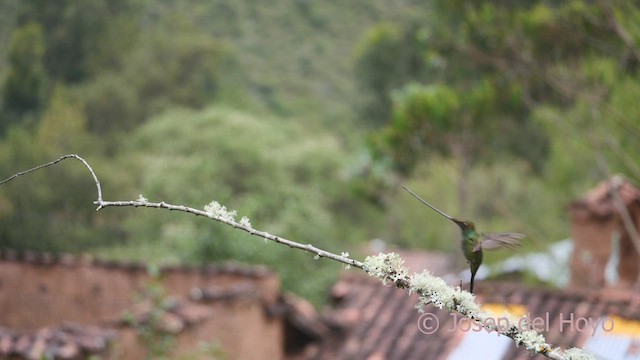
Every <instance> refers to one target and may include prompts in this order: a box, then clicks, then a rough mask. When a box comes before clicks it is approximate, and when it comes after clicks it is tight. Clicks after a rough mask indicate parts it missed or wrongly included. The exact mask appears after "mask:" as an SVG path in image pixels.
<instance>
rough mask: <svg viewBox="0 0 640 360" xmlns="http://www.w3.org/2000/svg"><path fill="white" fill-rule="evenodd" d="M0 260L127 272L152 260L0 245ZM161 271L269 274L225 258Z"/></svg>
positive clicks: (264, 269) (145, 267) (143, 269)
mask: <svg viewBox="0 0 640 360" xmlns="http://www.w3.org/2000/svg"><path fill="white" fill-rule="evenodd" d="M0 262H20V263H25V264H31V265H37V266H54V265H62V266H68V267H78V266H88V267H94V268H103V269H118V270H125V271H131V272H147V271H149V269H150V267H151V266H152V264H148V263H144V262H135V261H125V260H116V259H101V258H96V257H94V256H93V255H91V254H86V253H83V254H71V253H65V252H59V253H56V252H40V251H34V250H15V249H9V248H0ZM158 270H159V271H160V273H161V274H165V273H176V272H201V273H205V274H208V275H214V274H220V275H222V274H229V275H239V276H245V277H251V278H263V277H267V276H270V275H273V272H272V271H271V270H269V269H268V268H267V267H265V266H261V265H248V264H241V263H238V262H233V261H227V262H222V263H210V264H204V265H197V264H188V263H182V264H165V265H159V266H158Z"/></svg>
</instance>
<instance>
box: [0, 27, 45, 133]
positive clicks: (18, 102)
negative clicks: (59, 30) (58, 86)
mask: <svg viewBox="0 0 640 360" xmlns="http://www.w3.org/2000/svg"><path fill="white" fill-rule="evenodd" d="M43 56H44V45H43V38H42V28H41V27H40V25H38V24H37V23H33V22H32V23H28V24H25V25H23V26H21V27H19V28H17V29H16V30H15V31H14V33H13V36H12V39H11V45H10V47H9V74H8V75H7V78H6V80H5V82H4V84H3V92H2V98H3V99H2V100H3V109H4V111H5V112H7V113H9V114H8V115H9V116H13V118H14V119H19V117H20V116H21V115H24V114H25V113H28V112H32V111H37V110H39V109H40V108H41V107H42V105H43V103H44V100H45V91H46V84H47V76H46V72H45V70H44V65H43ZM7 118H8V117H7ZM5 119H6V118H5ZM9 125H10V124H9V123H7V122H6V121H3V122H2V123H0V135H2V134H3V130H6V129H7V128H8V126H9Z"/></svg>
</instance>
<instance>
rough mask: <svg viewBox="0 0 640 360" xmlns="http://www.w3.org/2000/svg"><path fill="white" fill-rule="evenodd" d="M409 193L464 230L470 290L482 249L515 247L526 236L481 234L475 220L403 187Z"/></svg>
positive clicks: (516, 234)
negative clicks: (460, 217) (453, 214)
mask: <svg viewBox="0 0 640 360" xmlns="http://www.w3.org/2000/svg"><path fill="white" fill-rule="evenodd" d="M402 188H403V189H405V190H406V191H407V192H409V194H411V195H413V196H414V197H415V198H416V199H418V200H420V202H422V203H423V204H425V205H427V206H428V207H430V208H431V209H433V210H435V211H436V212H437V213H438V214H440V215H442V216H444V217H446V218H447V219H449V220H451V221H453V222H454V223H456V224H457V225H458V226H459V227H460V230H461V231H462V241H461V244H460V246H461V247H462V253H463V254H464V257H465V258H466V259H467V262H468V263H469V268H470V270H471V281H470V282H469V291H470V292H472V293H473V279H474V278H475V277H476V272H477V271H478V268H479V267H480V264H482V250H493V249H496V248H499V247H504V248H507V249H513V248H516V247H518V246H520V243H519V240H520V239H522V238H524V237H525V235H523V234H518V233H491V234H481V233H478V232H477V231H476V227H475V225H474V224H473V222H471V221H469V220H458V219H456V218H454V217H451V216H449V215H447V214H445V213H443V212H442V211H440V210H439V209H437V208H436V207H434V206H433V205H431V204H429V203H428V202H426V201H424V200H423V199H422V198H421V197H420V196H418V195H416V194H415V193H414V192H413V191H411V190H409V189H407V188H406V187H404V186H403V187H402Z"/></svg>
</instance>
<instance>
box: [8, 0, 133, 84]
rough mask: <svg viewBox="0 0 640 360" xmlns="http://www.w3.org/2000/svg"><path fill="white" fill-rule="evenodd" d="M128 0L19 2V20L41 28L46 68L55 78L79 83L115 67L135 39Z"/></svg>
mask: <svg viewBox="0 0 640 360" xmlns="http://www.w3.org/2000/svg"><path fill="white" fill-rule="evenodd" d="M133 4H134V3H133V2H131V1H129V0H110V1H103V0H87V1H63V2H59V1H55V2H52V1H46V0H27V1H22V2H21V6H22V8H21V15H20V22H21V23H28V22H36V23H38V24H40V25H41V26H42V28H43V29H44V39H45V67H46V69H47V73H48V74H49V75H50V76H51V77H52V78H54V79H56V80H62V81H65V82H70V83H73V82H78V81H82V80H85V79H86V78H87V77H89V76H90V75H92V74H95V73H98V72H100V71H103V70H104V69H105V68H109V67H113V66H116V65H117V63H118V58H119V57H120V55H121V54H120V53H121V52H124V51H126V50H128V49H129V48H130V47H131V46H132V45H133V44H134V40H135V32H136V28H135V25H134V23H132V21H131V19H134V18H135V17H134V16H133V15H134V14H135V13H136V8H135V7H134V5H133Z"/></svg>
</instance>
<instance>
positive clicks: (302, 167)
mask: <svg viewBox="0 0 640 360" xmlns="http://www.w3.org/2000/svg"><path fill="white" fill-rule="evenodd" d="M304 131H305V129H304V128H303V127H301V126H300V125H299V124H297V123H295V122H291V121H285V120H282V119H274V118H269V117H264V118H260V119H258V118H256V117H254V116H251V115H249V114H244V113H240V112H237V111H232V110H228V109H223V108H207V109H205V110H203V111H202V112H193V111H172V112H168V113H165V114H163V115H161V116H158V117H156V118H154V119H153V120H151V121H149V122H148V123H146V124H145V125H144V126H142V127H140V128H139V129H138V130H137V131H136V132H135V133H134V134H132V136H131V137H130V139H129V141H128V144H127V148H126V151H125V152H124V153H123V154H126V157H123V158H122V161H123V163H125V164H129V165H127V166H128V168H129V170H128V171H127V173H130V174H135V176H136V178H137V179H138V180H137V185H136V186H135V188H136V189H138V190H136V191H139V192H140V193H142V194H143V195H144V196H145V197H146V198H148V199H149V200H150V201H160V200H164V201H168V202H172V203H178V204H186V205H189V206H195V207H198V206H204V205H205V204H206V203H208V202H209V201H211V200H216V201H218V202H220V203H222V204H224V205H225V206H227V207H228V208H229V209H236V210H237V211H238V213H239V216H248V217H249V218H250V219H251V223H252V224H253V226H254V227H255V228H259V229H263V230H266V231H269V232H272V233H275V234H278V235H281V236H284V237H288V238H291V239H296V240H297V241H302V242H305V243H306V242H308V243H311V244H314V245H316V246H319V247H323V248H328V249H332V250H334V251H336V252H340V251H346V250H349V246H350V244H352V243H353V241H354V240H360V238H359V235H360V234H361V232H353V233H352V232H349V231H346V228H345V227H346V226H352V224H349V222H350V220H349V219H358V216H357V215H356V216H354V215H352V213H353V212H354V209H353V206H354V205H353V204H350V203H349V199H350V198H351V195H350V194H349V188H348V185H347V183H346V182H345V181H344V180H343V178H342V176H341V173H340V170H341V169H342V167H343V166H344V165H343V164H344V159H345V155H344V152H343V151H344V150H343V149H342V148H341V146H340V145H339V143H338V142H337V141H336V139H335V138H334V137H333V136H331V135H330V134H328V133H324V132H322V131H320V130H316V131H315V136H313V137H309V136H304V133H305V132H304ZM177 134H179V136H176V135H177ZM128 197H129V198H135V197H137V193H132V194H129V195H128ZM356 203H357V202H356ZM176 215H177V214H174V213H162V212H158V211H139V212H136V213H135V215H133V216H131V217H130V219H129V220H128V221H127V223H126V228H127V233H128V234H129V236H128V239H129V240H128V244H127V246H126V247H127V249H129V250H123V252H128V253H129V254H133V253H137V254H139V255H140V256H144V258H145V259H150V258H158V259H160V260H162V261H185V260H196V261H201V262H206V261H214V260H229V259H234V260H240V259H242V260H243V261H246V262H250V263H263V264H267V265H269V266H272V267H274V268H276V269H278V271H279V274H280V276H281V277H282V278H283V283H284V286H285V287H286V288H287V289H291V290H294V291H296V292H299V293H302V294H305V295H307V296H311V297H313V298H314V300H316V301H319V299H321V294H322V293H323V291H324V290H325V289H326V287H327V286H328V285H329V282H330V281H331V279H332V278H333V276H335V274H336V271H337V270H338V268H336V266H335V265H334V264H329V263H327V262H325V261H322V260H320V261H314V260H313V257H312V256H311V255H309V254H306V253H301V252H295V251H291V250H290V249H288V248H286V247H283V246H278V245H275V244H272V243H264V242H263V241H261V240H258V239H256V238H251V237H249V236H248V235H247V234H244V233H242V232H239V231H237V230H234V229H230V228H227V227H225V226H221V225H219V224H216V223H212V222H211V221H209V220H207V219H197V218H191V217H186V216H179V215H178V216H176ZM342 217H345V219H341V218H342ZM369 230H371V229H369ZM338 239H339V240H338ZM134 248H138V249H140V250H139V251H138V250H131V249H134ZM114 251H116V252H118V251H117V250H114V249H111V248H110V249H109V250H108V252H109V253H111V254H113V252H114ZM284 258H286V259H287V260H286V261H282V259H284ZM292 269H296V271H292ZM311 274H313V276H311Z"/></svg>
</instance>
